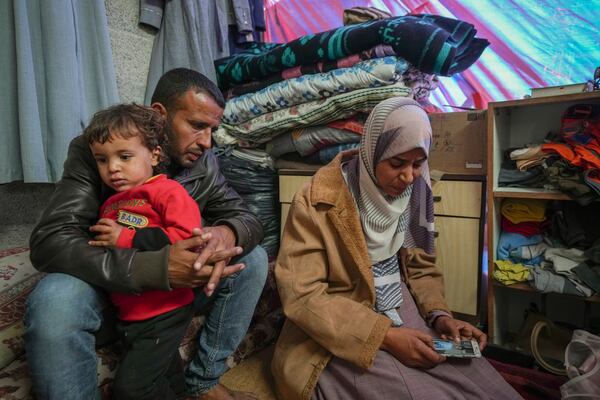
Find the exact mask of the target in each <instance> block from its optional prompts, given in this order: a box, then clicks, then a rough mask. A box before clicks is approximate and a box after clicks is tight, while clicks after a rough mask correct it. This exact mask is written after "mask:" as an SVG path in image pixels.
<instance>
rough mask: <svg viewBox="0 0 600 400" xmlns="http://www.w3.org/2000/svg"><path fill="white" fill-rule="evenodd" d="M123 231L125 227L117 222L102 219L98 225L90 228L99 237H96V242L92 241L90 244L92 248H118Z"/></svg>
mask: <svg viewBox="0 0 600 400" xmlns="http://www.w3.org/2000/svg"><path fill="white" fill-rule="evenodd" d="M122 229H123V227H122V226H121V225H119V224H117V222H116V221H113V220H112V219H108V218H101V219H99V220H98V222H96V225H93V226H91V227H90V231H91V232H94V233H96V234H97V235H96V236H95V237H94V240H90V241H89V242H88V243H89V244H90V245H91V246H102V247H106V246H116V245H117V240H119V236H120V235H121V230H122Z"/></svg>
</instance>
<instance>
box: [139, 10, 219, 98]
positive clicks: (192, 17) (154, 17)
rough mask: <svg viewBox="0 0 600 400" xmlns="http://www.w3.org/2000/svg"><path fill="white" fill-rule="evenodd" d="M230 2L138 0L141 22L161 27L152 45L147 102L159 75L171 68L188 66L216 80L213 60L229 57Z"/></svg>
mask: <svg viewBox="0 0 600 400" xmlns="http://www.w3.org/2000/svg"><path fill="white" fill-rule="evenodd" d="M230 2H231V0H177V1H166V2H165V1H163V0H140V23H142V24H147V25H151V26H154V27H155V28H160V30H159V32H158V34H157V35H156V37H155V38H154V46H153V48H152V57H151V59H150V69H149V71H148V81H147V83H146V96H145V100H144V102H145V103H146V104H150V100H151V98H152V94H153V93H154V89H156V84H157V83H158V80H159V79H160V77H161V76H162V75H163V74H164V73H165V72H167V71H169V70H171V69H173V68H180V67H185V68H191V69H194V70H196V71H199V72H201V73H202V74H204V75H206V76H207V77H208V78H209V79H210V80H212V81H213V82H215V83H216V82H217V77H216V73H215V66H214V64H213V61H214V60H216V59H219V58H223V57H227V56H229V41H228V37H227V34H228V18H230V12H231V8H230Z"/></svg>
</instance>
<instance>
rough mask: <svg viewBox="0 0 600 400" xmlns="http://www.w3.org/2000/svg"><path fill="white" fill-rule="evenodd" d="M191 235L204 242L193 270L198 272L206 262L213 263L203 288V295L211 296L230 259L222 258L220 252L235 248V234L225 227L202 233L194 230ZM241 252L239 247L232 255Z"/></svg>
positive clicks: (209, 229)
mask: <svg viewBox="0 0 600 400" xmlns="http://www.w3.org/2000/svg"><path fill="white" fill-rule="evenodd" d="M193 233H194V235H200V237H201V238H203V239H204V240H205V241H204V247H203V248H202V249H201V250H200V253H199V254H198V258H197V259H196V262H194V269H195V270H197V271H199V270H200V269H201V268H203V267H204V265H205V264H206V262H207V260H210V259H212V260H213V262H214V268H213V270H212V273H211V275H210V279H209V280H208V283H207V284H206V286H204V293H206V295H207V296H212V294H213V293H214V291H215V289H216V288H217V285H218V284H219V281H220V280H221V277H222V275H223V271H224V269H225V266H226V265H227V264H228V263H229V261H230V260H231V257H232V256H228V257H223V256H222V255H223V253H222V252H223V251H225V250H228V249H232V248H235V234H234V233H233V231H232V230H231V229H230V228H229V227H227V226H225V225H219V226H211V227H206V228H204V231H201V230H199V229H194V231H193ZM241 252H242V250H241V247H240V251H239V252H237V253H236V254H234V255H238V254H240V253H241ZM220 255H221V256H220Z"/></svg>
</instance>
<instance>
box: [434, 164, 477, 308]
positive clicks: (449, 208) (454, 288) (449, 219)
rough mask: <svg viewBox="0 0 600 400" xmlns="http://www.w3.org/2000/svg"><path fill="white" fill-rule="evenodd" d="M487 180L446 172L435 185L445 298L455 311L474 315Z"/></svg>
mask: <svg viewBox="0 0 600 400" xmlns="http://www.w3.org/2000/svg"><path fill="white" fill-rule="evenodd" d="M458 179H470V180H458ZM473 179H479V181H474V180H473ZM484 183H485V182H484V181H482V180H481V179H480V177H477V176H473V177H469V176H464V177H463V176H454V175H446V177H445V179H444V180H441V181H438V182H434V183H433V188H432V189H433V196H434V213H435V231H436V236H437V237H436V240H435V247H436V253H437V264H438V266H439V267H440V268H441V269H442V271H443V273H444V288H445V295H446V301H447V302H448V305H449V306H450V309H451V310H452V311H454V312H458V313H461V314H466V315H469V316H473V317H474V316H477V315H478V310H479V297H480V296H479V293H480V290H479V288H480V282H481V252H482V246H483V243H482V240H483V226H482V225H483V210H482V200H483V196H484V194H485V192H484V190H485V188H484Z"/></svg>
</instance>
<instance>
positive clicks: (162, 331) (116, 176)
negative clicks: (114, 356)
mask: <svg viewBox="0 0 600 400" xmlns="http://www.w3.org/2000/svg"><path fill="white" fill-rule="evenodd" d="M164 127H165V121H164V119H163V117H162V116H161V115H160V113H159V112H157V111H155V110H153V109H152V108H150V107H144V106H139V105H135V104H130V105H117V106H113V107H110V108H108V109H106V110H103V111H100V112H98V113H96V114H95V115H94V117H93V118H92V121H91V122H90V125H89V126H88V127H87V128H86V129H85V130H84V133H83V134H84V135H85V137H86V139H87V142H88V143H89V146H90V149H91V151H92V154H93V156H94V159H95V160H96V164H97V166H98V172H99V173H100V177H101V179H102V182H104V184H106V185H107V186H108V187H109V188H110V189H112V190H114V191H115V192H116V193H115V194H114V195H112V196H111V197H109V198H108V199H107V200H106V202H105V203H104V204H103V205H102V206H101V208H100V219H99V221H98V222H97V223H96V225H94V226H92V227H91V228H90V230H91V231H92V232H93V233H94V234H95V238H94V240H91V241H90V242H89V243H90V244H91V245H93V246H116V247H124V248H136V249H139V250H157V249H159V248H162V247H164V246H165V245H167V244H169V243H174V242H175V241H177V240H180V239H187V238H189V237H190V236H192V229H193V228H198V227H200V224H201V221H200V211H199V210H198V205H197V204H196V202H195V201H194V200H193V199H192V198H191V197H190V196H189V195H188V193H187V192H186V190H185V189H184V188H183V187H182V186H181V185H180V184H179V183H178V182H176V181H174V180H171V179H168V178H167V177H166V175H162V174H159V175H155V172H156V171H157V169H158V168H159V166H160V165H161V164H163V163H164V161H165V157H164V155H163V152H162V147H164V146H166V133H165V128H164ZM110 298H111V300H112V302H113V303H114V304H115V306H116V307H117V309H118V317H119V322H118V324H117V330H118V332H119V334H120V335H121V339H122V341H123V343H124V345H125V348H126V353H125V355H124V357H123V359H122V361H121V363H120V365H119V368H118V369H117V372H116V376H115V381H114V395H115V398H117V399H134V398H135V399H139V398H145V399H146V398H147V399H158V398H160V399H165V400H166V399H174V398H175V397H176V392H178V391H179V390H182V389H184V386H182V385H184V383H183V373H182V368H181V367H182V366H181V359H180V356H179V351H178V347H179V343H180V341H181V339H182V338H183V335H184V333H185V330H186V328H187V326H188V324H189V322H190V320H191V318H192V314H193V311H192V302H193V300H194V293H193V291H192V289H188V288H185V289H174V290H171V291H158V290H155V291H145V292H143V293H141V294H128V293H111V294H110ZM180 385H181V386H180Z"/></svg>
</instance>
